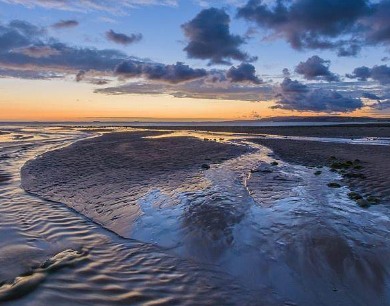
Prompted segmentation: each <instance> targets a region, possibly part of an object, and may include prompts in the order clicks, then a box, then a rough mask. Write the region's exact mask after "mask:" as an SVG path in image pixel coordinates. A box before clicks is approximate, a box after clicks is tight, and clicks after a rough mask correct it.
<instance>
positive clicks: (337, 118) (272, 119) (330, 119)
mask: <svg viewBox="0 0 390 306" xmlns="http://www.w3.org/2000/svg"><path fill="white" fill-rule="evenodd" d="M256 122H259V123H260V122H351V123H353V122H357V123H358V122H372V123H375V122H390V118H373V117H346V116H343V117H341V116H315V117H314V116H312V117H310V116H284V117H268V118H260V119H256V120H233V121H224V123H256Z"/></svg>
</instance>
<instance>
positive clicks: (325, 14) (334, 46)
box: [238, 0, 390, 56]
mask: <svg viewBox="0 0 390 306" xmlns="http://www.w3.org/2000/svg"><path fill="white" fill-rule="evenodd" d="M273 3H274V5H271V4H269V2H268V3H267V2H266V1H262V0H249V1H248V2H247V4H246V5H244V6H242V7H241V8H240V9H239V10H238V17H240V18H243V19H245V20H247V21H249V22H252V23H255V24H256V25H257V26H258V27H260V28H261V29H264V30H265V31H266V33H268V34H269V35H268V37H267V38H268V39H280V38H281V39H285V40H286V41H287V42H288V43H289V44H290V45H291V46H292V47H293V48H294V49H297V50H304V49H315V50H335V51H337V52H338V55H339V56H354V55H356V54H358V53H359V51H360V50H361V48H362V47H364V46H369V45H377V44H383V45H387V46H388V45H389V44H390V34H389V33H390V32H389V29H390V18H389V17H388V16H389V15H390V1H389V0H381V1H369V0H342V1H340V0H291V1H284V0H276V1H275V2H273Z"/></svg>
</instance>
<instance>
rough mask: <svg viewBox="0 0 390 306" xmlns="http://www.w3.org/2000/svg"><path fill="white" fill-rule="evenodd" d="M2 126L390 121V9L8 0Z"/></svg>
mask: <svg viewBox="0 0 390 306" xmlns="http://www.w3.org/2000/svg"><path fill="white" fill-rule="evenodd" d="M0 14H1V25H0V75H1V78H0V91H1V96H0V121H18V120H26V121H31V120H44V121H47V120H48V121H56V120H61V121H63V120H72V121H74V120H76V121H78V120H80V121H85V120H99V118H139V119H141V120H149V119H150V118H154V119H156V118H157V119H162V120H167V119H170V120H180V119H182V120H225V119H256V118H260V117H269V116H284V115H348V116H361V115H368V116H390V49H389V47H390V18H389V16H390V0H380V1H379V0H377V1H368V0H279V1H278V0H263V1H261V0H249V1H248V0H225V1H222V0H78V1H76V0H0Z"/></svg>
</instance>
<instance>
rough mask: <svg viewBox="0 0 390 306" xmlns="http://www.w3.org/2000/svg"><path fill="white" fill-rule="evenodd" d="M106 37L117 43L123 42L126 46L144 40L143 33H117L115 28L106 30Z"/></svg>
mask: <svg viewBox="0 0 390 306" xmlns="http://www.w3.org/2000/svg"><path fill="white" fill-rule="evenodd" d="M106 38H107V39H108V40H109V41H112V42H114V43H116V44H121V45H124V46H127V45H130V44H133V43H136V42H139V41H141V40H142V34H130V35H126V34H123V33H117V32H115V31H113V30H109V31H107V32H106Z"/></svg>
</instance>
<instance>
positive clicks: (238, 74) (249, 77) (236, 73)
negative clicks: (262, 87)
mask: <svg viewBox="0 0 390 306" xmlns="http://www.w3.org/2000/svg"><path fill="white" fill-rule="evenodd" d="M226 77H227V78H228V79H229V80H230V82H232V83H252V84H261V83H263V80H261V79H260V78H259V77H258V76H257V75H256V68H255V67H254V66H253V65H251V64H248V63H242V64H241V65H239V66H237V67H234V66H233V67H231V68H230V69H229V70H228V71H227V72H226Z"/></svg>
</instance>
